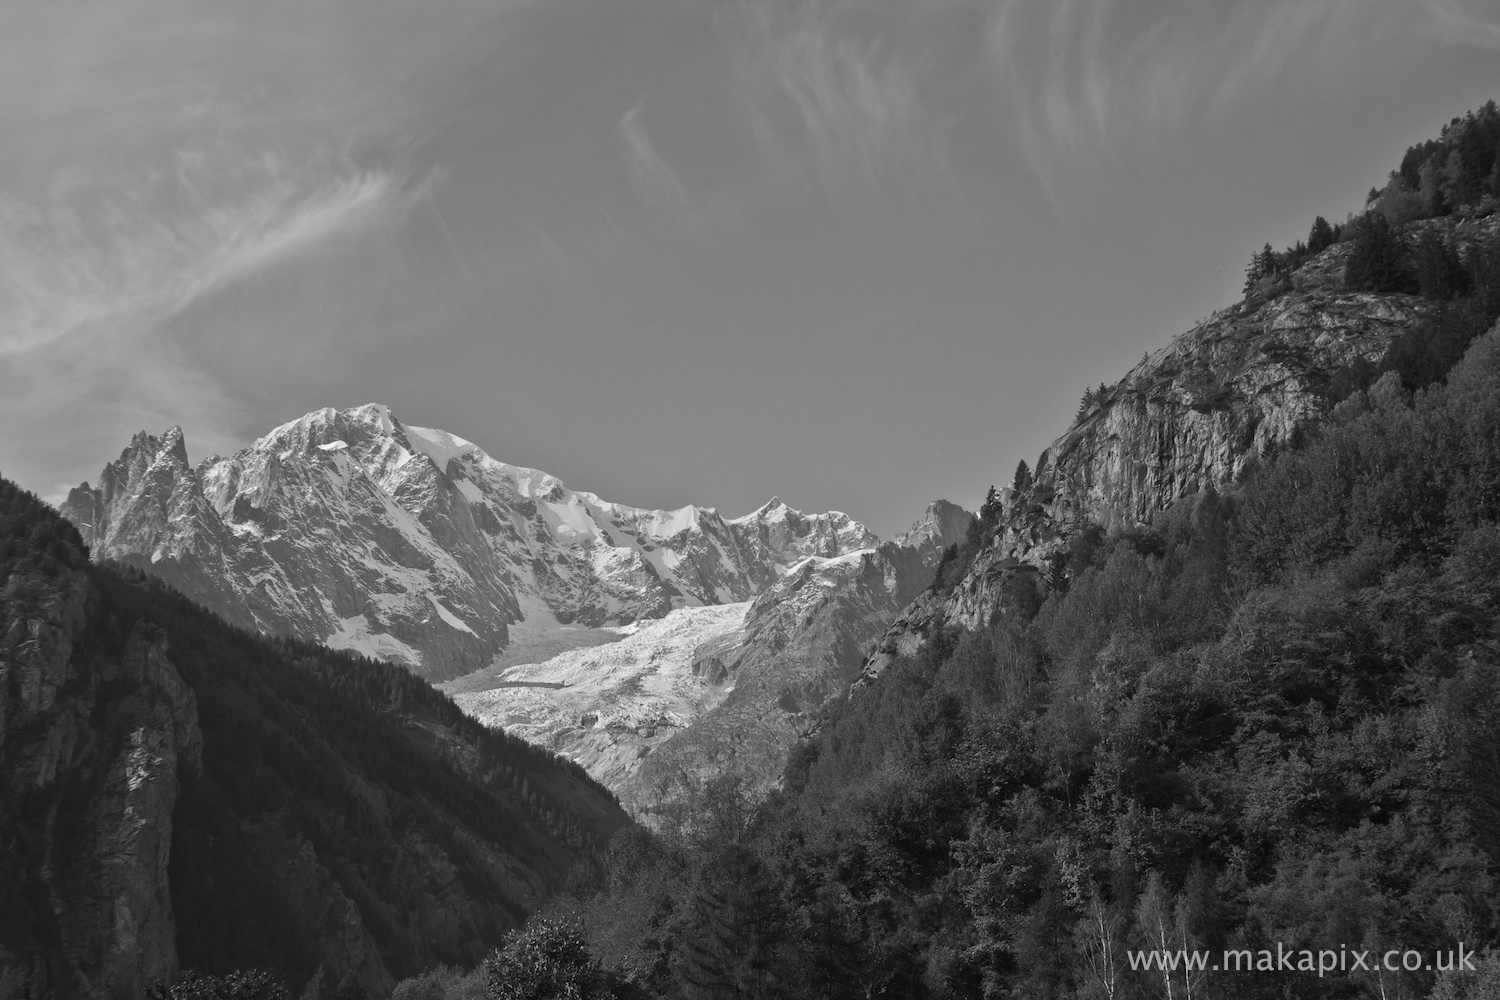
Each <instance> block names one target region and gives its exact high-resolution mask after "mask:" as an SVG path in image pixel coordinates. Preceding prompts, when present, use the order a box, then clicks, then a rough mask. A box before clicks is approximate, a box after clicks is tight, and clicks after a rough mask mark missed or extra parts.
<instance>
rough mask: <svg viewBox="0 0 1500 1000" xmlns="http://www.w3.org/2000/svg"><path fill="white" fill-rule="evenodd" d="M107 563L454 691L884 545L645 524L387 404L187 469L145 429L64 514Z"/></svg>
mask: <svg viewBox="0 0 1500 1000" xmlns="http://www.w3.org/2000/svg"><path fill="white" fill-rule="evenodd" d="M62 511H63V514H64V515H65V516H66V517H68V518H69V519H70V520H71V521H73V523H74V524H75V525H76V526H77V527H78V529H79V531H80V532H81V533H82V534H83V536H84V539H85V541H86V542H87V543H88V544H89V545H90V546H91V547H92V548H93V552H94V555H95V557H96V558H106V559H116V560H119V561H122V562H126V563H129V564H132V565H135V566H139V567H141V568H143V569H145V570H147V571H148V572H150V573H152V574H154V575H157V576H160V577H162V578H164V579H166V580H168V581H169V582H171V583H172V584H173V585H174V586H176V587H177V588H178V589H180V590H181V591H182V592H183V593H185V594H188V595H189V596H191V597H193V598H194V599H195V600H198V601H201V602H202V603H203V604H205V605H206V606H208V607H210V608H212V609H213V610H214V611H216V612H217V613H219V614H220V615H222V616H223V617H225V618H226V619H227V620H229V621H231V622H234V623H236V624H240V625H243V626H245V627H247V628H252V629H255V630H258V631H262V632H267V633H280V634H290V635H294V636H298V637H300V638H305V639H310V640H314V641H319V642H324V643H326V644H328V645H330V646H334V647H336V648H347V649H353V650H356V651H358V652H362V653H365V654H367V655H371V656H375V657H377V658H380V659H386V660H391V661H395V662H401V663H403V664H405V665H407V666H408V667H410V668H411V669H413V670H415V671H417V672H419V673H420V674H422V675H423V676H426V677H429V678H433V679H445V678H451V677H456V676H459V675H461V674H465V673H468V672H470V671H473V670H477V669H479V668H481V667H484V666H486V665H488V664H489V663H490V662H491V660H492V659H493V658H494V656H495V655H496V654H497V653H499V652H500V651H501V650H503V649H504V648H505V647H506V645H507V643H508V641H509V631H508V627H509V626H510V625H514V624H517V623H523V622H524V623H526V624H527V625H529V626H534V627H547V626H550V627H553V628H556V627H558V626H559V625H561V626H570V627H580V626H581V627H597V626H605V625H624V624H628V623H630V622H633V621H637V620H639V619H647V618H660V617H661V616H663V615H665V614H666V613H667V612H668V611H670V610H671V609H673V608H677V607H684V606H700V605H713V604H724V603H733V602H738V601H745V600H749V599H750V598H752V597H754V596H755V595H757V594H759V593H760V592H762V591H763V590H764V589H765V588H766V587H768V586H769V585H771V584H772V583H774V582H775V581H776V580H777V579H779V578H780V576H781V575H782V574H783V573H784V572H785V571H786V569H787V568H788V567H789V566H791V565H793V564H794V563H797V562H798V561H800V560H802V559H804V558H807V557H810V556H818V557H833V556H838V555H840V554H842V553H846V552H851V551H855V550H858V549H863V548H868V547H871V546H873V545H875V544H877V542H878V540H877V539H876V538H875V536H874V535H872V534H871V533H870V532H869V531H868V530H866V529H865V527H864V526H863V525H861V524H859V523H858V522H856V521H853V520H852V519H850V518H849V517H848V516H846V515H844V514H841V513H838V512H836V511H835V512H830V513H827V514H817V515H803V514H801V513H800V512H798V511H795V510H792V509H791V508H790V507H787V506H786V505H785V504H783V503H781V502H780V501H778V500H773V501H771V502H770V503H768V504H766V505H765V506H763V507H761V508H760V509H759V510H756V511H754V512H752V513H750V514H748V515H746V516H744V517H741V518H734V519H726V518H724V517H722V516H720V515H719V513H718V512H717V511H715V510H713V509H712V508H700V507H691V506H690V507H683V508H680V509H678V510H673V511H660V510H644V509H640V508H635V507H628V506H624V505H620V504H612V503H608V502H606V501H604V500H602V499H600V498H599V497H597V496H595V495H594V494H591V493H584V492H579V491H574V490H570V489H568V488H566V487H565V486H564V485H563V484H562V483H561V482H560V481H559V480H557V479H556V478H555V477H553V476H549V475H547V474H546V473H544V472H540V471H537V470H535V469H525V468H520V467H517V466H512V465H506V464H505V463H502V462H497V461H495V460H494V459H492V458H490V457H489V456H488V455H486V454H485V453H484V452H483V451H482V450H481V449H479V448H478V447H476V446H475V445H473V444H472V443H471V442H468V441H465V440H464V439H462V438H459V437H456V436H454V435H451V434H448V433H446V432H444V431H438V430H428V429H425V428H419V427H409V426H406V425H403V424H402V423H401V422H400V421H398V420H397V419H396V418H395V417H394V416H392V415H391V413H390V412H389V411H388V410H387V409H386V408H385V407H383V406H378V405H374V404H372V405H368V406H362V407H358V408H355V409H351V410H343V411H339V410H331V409H330V410H319V411H316V412H314V413H310V414H307V415H306V416H304V417H302V418H301V419H299V420H295V421H292V422H291V423H288V424H285V425H283V426H281V427H278V428H276V429H275V430H274V431H272V432H271V433H270V434H268V435H266V436H265V437H263V438H261V439H260V440H258V441H256V442H255V443H254V444H253V445H251V446H250V447H249V448H246V449H244V450H242V451H240V452H238V453H236V454H235V455H233V456H231V457H229V458H220V457H217V456H215V457H212V458H209V459H207V460H205V461H204V462H202V463H200V464H199V465H198V466H196V467H193V466H190V465H189V463H188V460H187V452H186V449H185V447H184V444H183V437H182V432H181V430H180V429H179V428H173V429H171V430H169V431H168V432H167V433H166V434H164V435H162V436H161V437H159V438H157V437H152V436H150V435H147V434H144V433H141V434H137V435H136V436H135V438H134V439H133V440H132V441H131V444H130V447H128V448H126V449H125V451H124V452H123V453H122V454H121V456H120V458H119V459H118V460H117V461H115V462H112V463H110V464H109V465H108V466H106V468H105V469H104V471H103V473H102V474H101V475H100V477H99V484H98V486H90V485H89V484H87V483H85V484H83V485H81V486H79V487H78V488H76V489H74V490H73V491H72V492H71V493H70V495H69V497H68V499H67V502H66V503H65V504H64V505H63V508H62Z"/></svg>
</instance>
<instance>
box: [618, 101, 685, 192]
mask: <svg viewBox="0 0 1500 1000" xmlns="http://www.w3.org/2000/svg"><path fill="white" fill-rule="evenodd" d="M641 107H642V105H640V104H637V105H635V106H634V107H632V108H631V109H630V110H629V111H627V112H626V113H625V116H624V117H623V118H621V119H620V137H621V139H622V140H623V142H624V144H625V161H626V163H627V164H628V166H629V167H630V177H631V181H632V183H633V184H634V185H635V191H636V194H637V196H639V197H640V199H641V201H642V202H643V203H645V204H647V205H656V206H662V205H664V206H667V207H669V208H673V207H681V206H684V205H686V203H687V189H686V188H684V187H683V185H682V181H681V180H680V179H679V178H678V176H677V173H676V171H674V170H673V169H672V168H671V167H670V166H668V165H667V161H666V160H664V159H662V157H661V154H660V153H658V152H657V151H656V146H655V144H653V143H652V141H651V137H650V136H649V135H647V134H646V127H645V125H644V124H643V123H642V122H641Z"/></svg>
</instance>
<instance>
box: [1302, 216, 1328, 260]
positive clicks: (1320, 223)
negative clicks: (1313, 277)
mask: <svg viewBox="0 0 1500 1000" xmlns="http://www.w3.org/2000/svg"><path fill="white" fill-rule="evenodd" d="M1331 246H1333V227H1332V226H1330V225H1329V224H1328V220H1327V219H1325V218H1323V217H1322V216H1321V215H1320V216H1318V217H1317V218H1316V219H1314V220H1313V224H1312V229H1311V230H1310V231H1309V232H1308V234H1307V255H1308V256H1309V257H1312V256H1316V255H1317V254H1320V253H1322V252H1323V251H1324V250H1327V249H1328V248H1329V247H1331Z"/></svg>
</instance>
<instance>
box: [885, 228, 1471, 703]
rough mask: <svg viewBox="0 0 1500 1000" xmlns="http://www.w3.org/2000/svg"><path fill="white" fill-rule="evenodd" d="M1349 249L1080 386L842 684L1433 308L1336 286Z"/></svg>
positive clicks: (1241, 456)
mask: <svg viewBox="0 0 1500 1000" xmlns="http://www.w3.org/2000/svg"><path fill="white" fill-rule="evenodd" d="M1425 224H1426V225H1439V224H1442V225H1452V223H1450V222H1444V221H1443V220H1432V221H1431V222H1428V223H1425ZM1351 249H1352V247H1351V245H1350V244H1347V243H1345V244H1336V245H1334V246H1332V247H1330V248H1328V249H1327V250H1325V251H1323V252H1322V253H1321V254H1319V255H1317V256H1315V257H1313V258H1312V259H1311V260H1309V261H1307V262H1306V263H1305V264H1303V266H1302V267H1300V268H1299V269H1298V270H1297V271H1296V272H1295V273H1294V274H1292V275H1291V282H1290V283H1291V287H1290V290H1284V291H1282V292H1281V293H1280V294H1275V295H1273V296H1272V297H1269V298H1267V297H1266V296H1265V295H1255V296H1251V297H1249V298H1247V299H1246V300H1245V301H1243V302H1240V303H1238V304H1237V305H1234V306H1231V307H1230V308H1228V309H1224V310H1221V311H1220V312H1217V313H1215V314H1214V315H1213V316H1211V317H1209V318H1208V319H1207V320H1205V321H1203V322H1201V323H1199V324H1198V325H1197V326H1195V327H1194V328H1193V329H1191V330H1189V331H1187V332H1186V333H1184V334H1182V335H1180V336H1178V337H1177V338H1175V339H1174V340H1173V341H1172V342H1171V343H1170V344H1169V345H1167V346H1166V347H1164V348H1162V349H1161V350H1159V351H1157V352H1155V353H1154V354H1150V355H1148V356H1146V357H1145V358H1143V359H1142V360H1141V362H1140V363H1139V364H1138V365H1136V366H1135V367H1134V368H1133V369H1131V371H1130V372H1129V373H1128V374H1126V376H1125V377H1124V378H1123V379H1122V380H1120V381H1119V382H1118V383H1116V384H1115V385H1114V386H1112V387H1108V388H1107V389H1106V390H1105V391H1103V392H1101V393H1100V394H1099V395H1097V396H1096V397H1094V398H1093V400H1092V403H1091V405H1090V406H1089V407H1088V408H1087V409H1086V410H1085V411H1084V412H1082V413H1080V414H1079V416H1078V417H1077V419H1076V420H1075V421H1074V423H1073V425H1072V426H1071V427H1069V428H1068V430H1067V431H1066V432H1065V433H1064V434H1063V435H1062V436H1061V437H1059V438H1058V439H1057V440H1056V441H1054V442H1053V443H1052V445H1051V446H1050V447H1048V448H1047V450H1046V451H1044V452H1043V453H1042V455H1041V457H1040V458H1039V459H1038V461H1037V465H1036V470H1035V482H1034V484H1032V485H1031V486H1030V487H1029V488H1028V489H1026V490H1025V491H1023V492H1021V493H1019V494H1016V493H1014V492H1013V491H1011V490H1005V491H1002V493H1003V499H1004V502H1005V508H1004V509H1005V518H1004V521H1003V523H1002V525H1001V527H1000V530H999V531H997V532H995V533H994V534H993V535H992V536H991V537H989V539H988V541H987V544H986V546H985V547H984V548H983V549H982V550H981V551H980V552H978V553H977V555H976V556H975V558H974V559H973V562H972V565H971V566H970V568H969V570H968V572H967V574H966V575H965V576H964V577H963V579H962V580H961V581H959V582H958V583H957V585H956V586H954V587H952V588H951V589H947V590H944V591H942V592H928V593H925V594H922V595H921V596H920V597H919V598H918V599H917V600H916V601H914V602H913V603H912V605H911V606H909V607H907V608H906V609H905V610H904V611H903V612H902V613H901V616H900V617H899V618H898V619H897V620H896V622H895V623H894V624H893V625H892V626H891V627H890V628H889V629H888V630H887V631H886V633H885V634H884V635H883V636H882V637H881V638H880V640H879V642H878V643H876V645H875V649H874V651H873V652H872V653H871V655H870V657H869V659H868V661H867V662H866V664H865V667H864V670H863V674H862V677H861V680H860V682H859V683H858V684H857V685H856V690H857V689H858V688H859V687H861V686H863V684H865V683H868V682H869V681H870V680H871V679H873V678H874V677H876V676H878V675H879V673H880V672H881V671H882V670H883V669H884V668H885V666H886V665H887V664H889V663H890V662H891V660H892V659H894V658H895V657H897V656H900V655H908V656H909V655H912V654H914V653H915V652H916V651H917V650H918V649H920V648H921V646H922V644H923V642H925V641H926V638H927V636H928V635H930V634H931V633H932V631H933V629H934V628H936V627H938V626H940V625H943V624H951V625H958V626H963V627H968V628H973V627H976V626H979V625H982V624H984V623H986V622H987V621H988V620H989V618H990V616H991V615H992V614H993V613H994V611H995V609H996V608H998V607H999V606H1000V604H1001V603H1002V602H1003V601H1004V600H1005V592H1006V589H1007V588H1008V587H1010V586H1011V581H1012V580H1013V579H1014V578H1015V577H1016V575H1017V574H1039V575H1041V576H1042V577H1044V578H1045V575H1046V574H1047V572H1048V571H1049V569H1051V565H1052V560H1053V557H1054V556H1055V555H1056V553H1057V552H1058V551H1059V550H1060V549H1061V548H1062V547H1063V546H1064V545H1065V543H1066V541H1067V539H1068V538H1070V537H1071V536H1072V535H1073V533H1074V532H1076V531H1077V530H1078V529H1079V528H1080V527H1081V526H1082V525H1084V524H1086V523H1096V524H1100V525H1103V526H1105V527H1122V526H1130V525H1136V524H1142V523H1146V522H1148V521H1150V519H1151V518H1152V517H1153V516H1154V515H1155V513H1156V512H1157V511H1160V510H1162V509H1164V508H1166V507H1168V506H1170V505H1171V504H1172V503H1173V502H1175V501H1176V500H1178V499H1179V498H1181V497H1183V496H1186V495H1188V494H1190V493H1195V492H1198V491H1201V490H1205V489H1208V488H1221V487H1224V486H1227V485H1229V484H1232V483H1234V482H1235V481H1236V480H1237V479H1238V478H1239V477H1240V476H1241V475H1242V474H1243V472H1244V470H1245V468H1246V466H1247V465H1248V464H1250V463H1253V462H1256V461H1259V460H1262V459H1264V458H1267V457H1269V456H1271V455H1273V454H1275V453H1276V452H1277V451H1278V450H1280V449H1283V448H1285V447H1287V446H1289V445H1291V444H1293V443H1294V442H1295V440H1296V438H1297V436H1298V435H1300V434H1302V433H1304V432H1305V431H1306V429H1307V428H1308V427H1309V426H1310V425H1312V424H1313V423H1315V422H1316V421H1318V420H1319V419H1320V418H1321V417H1322V416H1323V415H1324V414H1325V413H1326V412H1327V410H1328V406H1329V404H1328V396H1327V390H1328V388H1329V385H1330V383H1331V382H1332V381H1333V380H1334V378H1335V377H1336V376H1337V375H1338V374H1339V373H1340V372H1341V371H1344V370H1347V369H1349V368H1350V367H1351V366H1353V365H1356V364H1357V363H1358V362H1360V361H1363V362H1366V363H1369V364H1370V365H1372V366H1373V365H1374V364H1375V363H1377V362H1378V361H1379V360H1380V359H1381V357H1382V356H1383V355H1384V354H1385V352H1386V349H1387V348H1388V347H1389V346H1390V344H1391V342H1392V341H1393V340H1395V339H1396V338H1397V337H1399V336H1400V335H1401V334H1403V333H1405V332H1406V331H1408V330H1410V329H1412V328H1413V327H1415V326H1416V325H1417V324H1418V323H1419V322H1421V320H1422V319H1423V318H1424V317H1426V316H1428V315H1430V314H1431V311H1432V309H1433V307H1434V306H1433V303H1431V302H1428V301H1426V300H1423V299H1420V298H1417V297H1416V296H1411V295H1399V294H1375V293H1371V292H1359V291H1350V290H1348V289H1346V288H1345V287H1344V282H1343V273H1344V266H1345V263H1346V261H1347V257H1348V254H1349V252H1350V250H1351Z"/></svg>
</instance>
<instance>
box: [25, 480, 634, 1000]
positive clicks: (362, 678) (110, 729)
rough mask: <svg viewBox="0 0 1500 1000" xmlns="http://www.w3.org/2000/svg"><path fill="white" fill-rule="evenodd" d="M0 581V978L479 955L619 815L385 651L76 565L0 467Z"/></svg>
mask: <svg viewBox="0 0 1500 1000" xmlns="http://www.w3.org/2000/svg"><path fill="white" fill-rule="evenodd" d="M0 598H3V601H0V636H3V637H4V638H3V642H0V669H3V677H4V688H3V695H4V700H3V702H0V708H3V709H4V712H3V721H4V728H3V729H0V735H3V739H4V743H3V757H0V764H3V766H4V767H5V769H6V777H7V780H6V783H5V786H4V793H3V796H0V898H3V899H5V900H6V905H5V906H4V907H0V909H3V910H4V911H5V919H4V921H3V923H0V967H3V968H4V969H5V970H6V975H7V976H8V977H10V980H13V981H7V986H8V988H10V989H15V990H23V989H24V990H29V991H30V995H33V996H41V995H45V991H47V990H54V991H56V992H57V993H58V994H59V995H62V996H72V995H93V994H94V993H96V991H97V990H98V989H100V988H106V989H110V990H114V991H124V992H125V993H129V992H130V991H131V990H138V989H140V988H143V987H144V986H146V985H149V982H150V980H151V979H153V978H156V977H165V978H168V979H170V978H171V976H172V975H174V974H175V973H176V971H177V969H178V968H184V969H191V970H196V971H199V972H203V973H211V974H223V973H227V972H230V971H232V970H235V969H246V968H252V967H253V968H260V969H263V970H267V971H269V972H271V973H272V974H274V976H275V977H276V978H278V979H279V980H281V981H282V982H284V983H285V984H287V985H288V986H291V987H293V988H300V987H301V985H302V984H303V983H304V982H306V981H307V980H308V979H309V978H311V977H312V976H313V975H314V973H315V972H317V971H318V970H319V969H322V974H323V977H324V980H325V981H327V982H328V983H329V986H330V988H332V987H333V986H335V985H342V986H343V989H344V993H343V994H342V995H348V996H358V995H364V994H373V995H383V994H384V993H386V992H388V991H389V990H390V988H391V986H392V985H393V984H394V983H395V981H396V980H397V979H398V978H399V977H401V976H404V975H410V974H413V973H415V972H418V971H420V970H421V969H423V968H425V967H427V966H429V965H432V964H434V963H436V962H441V961H447V962H460V963H473V962H476V961H478V960H479V959H480V958H481V957H482V956H483V955H484V953H485V951H486V949H488V948H490V947H492V946H493V945H495V944H497V943H498V942H499V940H500V939H501V936H502V935H503V934H504V933H505V932H506V931H507V930H509V929H511V928H513V927H515V926H517V925H518V924H519V923H520V922H521V921H522V920H524V919H525V917H526V915H527V914H528V913H529V912H531V911H532V910H533V909H534V908H535V907H536V906H538V905H539V904H540V903H541V902H542V901H543V900H544V899H545V898H546V897H547V896H548V895H549V894H550V893H552V892H554V891H556V890H557V889H558V888H560V887H561V886H562V885H563V884H564V881H565V878H566V876H567V873H568V871H569V870H570V869H571V867H572V866H573V865H574V864H575V863H576V862H577V861H578V860H579V859H581V858H585V857H588V856H590V855H592V854H594V853H596V852H598V851H599V850H600V849H601V848H602V846H603V845H604V844H605V842H606V841H607V840H608V838H609V837H610V835H611V834H612V833H613V832H614V831H615V830H616V829H618V828H619V827H620V826H621V825H622V824H624V823H625V822H626V819H625V816H624V814H623V812H621V810H620V809H619V807H618V805H617V804H616V803H615V801H614V799H613V797H612V796H610V795H609V793H608V792H606V791H605V790H604V789H602V788H601V787H600V786H598V785H597V784H595V783H594V782H593V781H591V780H590V779H589V778H588V777H587V775H585V774H584V773H583V771H582V770H581V769H580V768H578V767H577V766H576V765H573V764H571V763H569V762H567V761H564V760H561V759H560V758H557V757H554V756H553V755H551V754H549V753H546V752H544V751H541V750H538V749H536V748H534V747H531V746H529V745H527V744H525V743H523V742H521V741H519V740H515V739H512V738H509V737H507V736H505V735H504V734H503V733H500V732H498V731H494V730H487V729H485V728H484V727H482V726H480V725H479V724H478V723H476V722H474V721H473V720H470V719H468V718H466V717H465V716H463V715H462V713H460V712H459V710H458V709H457V708H456V706H454V705H453V703H452V702H451V701H450V700H449V699H448V698H447V697H445V696H444V695H442V694H440V693H438V692H437V691H435V690H434V689H433V688H431V687H430V686H429V685H428V684H427V683H426V682H425V681H422V680H420V679H419V678H416V677H414V676H412V675H411V674H410V673H409V672H408V671H406V670H404V669H402V668H401V667H398V666H392V665H390V664H384V663H379V662H376V661H372V660H368V659H364V658H361V657H357V656H354V655H352V654H347V653H336V652H331V651H329V650H327V649H324V648H322V647H318V646H315V645H312V644H309V643H302V642H297V641H292V640H275V641H270V640H266V639H262V638H260V637H258V636H254V635H252V634H250V633H247V632H244V631H241V630H239V629H235V628H232V627H230V626H228V625H226V624H224V623H223V622H222V621H220V620H219V619H217V618H215V617H214V616H213V615H212V614H210V613H209V612H207V611H205V610H203V609H202V608H199V607H198V606H196V605H194V604H192V603H191V602H189V601H188V600H187V599H185V598H183V597H181V596H180V595H178V594H177V593H175V592H174V591H172V590H170V589H169V588H168V587H167V586H166V585H164V584H162V583H160V582H159V581H155V580H152V579H150V578H147V577H145V576H144V575H142V574H140V573H139V572H137V571H134V570H128V569H122V568H118V567H114V566H109V565H104V566H99V565H90V564H89V563H88V560H87V552H86V550H85V549H84V548H83V545H82V543H81V541H80V540H79V538H78V536H77V533H76V531H75V530H74V529H73V528H72V526H71V525H69V524H68V523H67V522H65V521H63V520H62V519H61V518H59V517H58V516H57V515H56V514H55V513H54V512H53V511H51V510H50V508H47V507H46V506H45V505H44V504H42V503H41V502H40V501H38V500H36V498H35V497H32V496H31V495H30V494H26V493H24V492H22V491H20V490H19V489H17V488H16V487H15V486H13V485H12V484H10V483H8V482H3V481H0ZM143 796H144V797H143ZM143 956H144V957H143ZM18 977H19V978H18ZM6 995H7V996H9V995H12V994H10V993H7V994H6ZM15 995H25V994H24V992H23V993H19V994H15Z"/></svg>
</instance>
